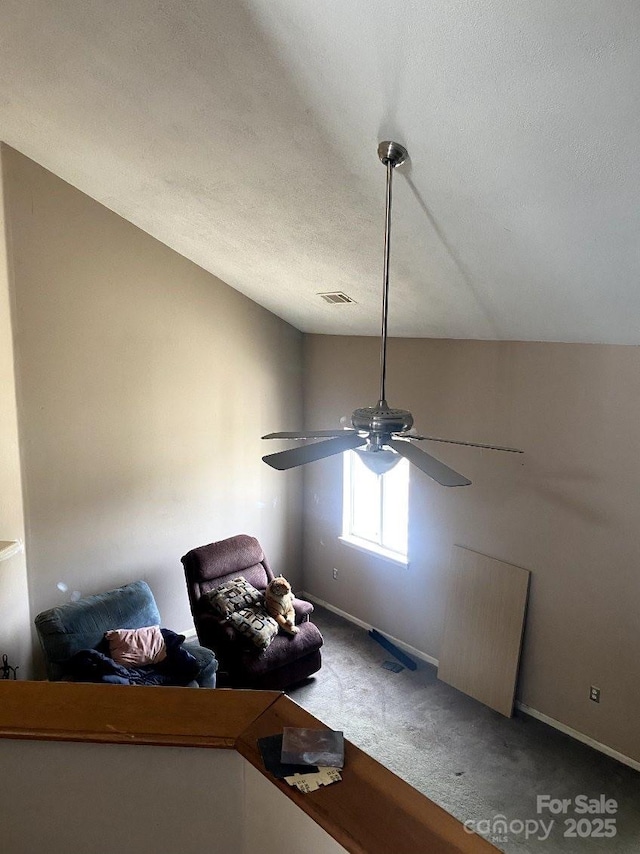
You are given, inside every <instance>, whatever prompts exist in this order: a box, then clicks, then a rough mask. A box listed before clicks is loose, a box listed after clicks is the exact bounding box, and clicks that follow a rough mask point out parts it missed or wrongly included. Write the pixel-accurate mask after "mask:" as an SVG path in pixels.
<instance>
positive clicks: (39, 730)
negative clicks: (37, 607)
mask: <svg viewBox="0 0 640 854" xmlns="http://www.w3.org/2000/svg"><path fill="white" fill-rule="evenodd" d="M284 726H296V727H319V726H322V724H321V722H320V721H318V719H317V718H314V717H313V715H311V714H309V712H307V711H305V710H304V709H302V708H301V707H300V706H298V705H297V704H296V703H294V702H293V701H292V700H290V699H289V698H288V697H286V696H285V695H284V694H280V693H279V692H277V691H239V690H221V689H215V690H206V689H201V690H195V689H192V688H188V689H185V688H132V687H130V686H121V685H94V684H80V683H70V682H26V681H24V682H13V681H5V682H0V738H23V739H45V740H54V741H80V742H103V743H112V744H156V745H165V746H166V745H170V746H176V747H206V748H227V749H229V748H231V749H233V748H235V749H236V750H237V751H238V752H239V753H240V754H241V755H242V756H243V757H244V758H245V759H246V760H247V761H248V762H250V763H251V764H252V765H253V766H254V767H255V768H257V769H258V770H259V771H260V772H261V773H262V774H264V775H265V777H267V778H268V779H269V780H270V781H271V782H272V783H273V784H274V785H276V786H277V787H278V788H279V789H280V790H281V791H282V792H283V793H284V794H285V795H286V796H287V797H288V798H290V799H291V800H292V801H294V802H295V803H296V804H297V806H298V807H300V809H302V810H303V811H304V812H305V813H307V814H308V815H309V816H310V817H311V818H312V819H313V820H314V821H315V822H317V823H318V824H319V825H320V826H321V827H323V828H324V829H325V830H326V831H327V832H328V833H329V834H330V835H331V836H332V837H333V838H334V839H335V840H336V841H337V842H339V843H340V844H341V845H342V846H344V848H346V849H347V851H351V852H357V854H389V852H394V854H404V852H406V854H422V852H425V854H426V852H428V854H456V852H461V854H489V852H494V854H495V852H496V851H497V849H496V848H494V846H493V845H491V844H490V843H489V842H487V841H486V840H484V839H482V838H481V837H479V836H474V835H470V834H468V833H466V832H465V830H464V828H463V826H462V824H461V823H460V822H459V821H458V820H457V819H455V818H454V817H453V816H452V815H450V814H449V813H447V812H445V810H443V809H442V808H441V807H439V806H438V805H437V804H435V803H434V802H433V801H431V800H429V798H427V797H425V796H424V795H422V794H420V792H418V791H417V790H416V789H414V788H412V787H411V786H409V785H408V784H407V783H405V782H404V781H403V780H401V779H400V778H399V777H397V776H396V775H395V774H393V773H392V772H391V771H389V770H388V769H387V768H385V767H384V766H382V765H381V764H380V763H379V762H377V761H376V760H375V759H372V758H371V757H370V756H368V755H367V754H366V753H365V752H364V751H362V750H360V749H359V748H358V747H356V746H355V745H354V744H351V743H350V742H348V741H345V767H344V769H343V773H342V777H343V779H342V782H341V783H338V784H335V785H332V786H327V787H323V788H321V789H318V790H317V791H315V792H310V793H308V794H302V793H301V792H299V791H298V790H297V789H293V788H292V787H290V786H288V785H287V784H286V783H284V782H282V781H279V780H275V779H274V778H273V777H272V776H271V775H270V774H268V773H267V772H266V771H265V769H264V766H263V763H262V759H261V757H260V752H259V750H258V746H257V739H258V738H261V737H262V736H265V735H273V734H274V733H278V732H282V728H283V727H284Z"/></svg>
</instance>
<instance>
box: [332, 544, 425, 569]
mask: <svg viewBox="0 0 640 854" xmlns="http://www.w3.org/2000/svg"><path fill="white" fill-rule="evenodd" d="M338 539H339V540H340V542H341V543H344V544H345V545H346V546H349V547H350V548H352V549H357V551H359V552H365V554H369V555H374V557H379V558H382V560H386V561H389V563H395V564H396V566H403V567H405V568H407V567H408V566H409V560H408V558H406V557H403V556H402V555H400V554H398V553H397V552H392V551H389V549H384V548H382V546H378V545H376V544H375V543H370V542H369V541H368V540H361V539H360V538H359V537H348V536H342V537H338Z"/></svg>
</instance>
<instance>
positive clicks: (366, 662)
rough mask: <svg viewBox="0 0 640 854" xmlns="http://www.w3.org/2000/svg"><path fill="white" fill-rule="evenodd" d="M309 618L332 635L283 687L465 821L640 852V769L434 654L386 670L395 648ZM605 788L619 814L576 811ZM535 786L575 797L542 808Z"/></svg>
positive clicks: (540, 838)
mask: <svg viewBox="0 0 640 854" xmlns="http://www.w3.org/2000/svg"><path fill="white" fill-rule="evenodd" d="M313 619H314V622H315V623H316V625H317V626H318V628H319V629H320V631H321V632H322V634H323V635H324V639H325V645H324V647H323V666H322V670H320V671H319V673H318V674H316V676H315V677H314V678H312V679H311V680H308V681H307V683H305V684H303V685H301V686H298V687H296V688H293V689H291V690H290V691H288V692H287V693H288V694H289V695H290V696H291V698H292V699H293V700H295V701H296V702H297V703H299V704H300V705H301V706H303V707H304V708H305V709H308V710H309V711H310V712H311V713H312V714H313V715H315V716H316V717H318V718H319V719H320V720H322V721H324V722H325V723H326V724H327V725H328V726H329V727H330V728H332V729H338V730H343V731H344V734H345V737H346V738H348V739H349V740H350V741H352V742H354V743H355V744H356V745H358V747H361V748H362V749H363V750H365V751H366V752H367V753H369V754H370V755H371V756H373V757H375V758H376V759H377V760H378V761H379V762H381V763H382V764H383V765H385V766H386V767H387V768H390V769H391V770H392V771H394V772H395V773H396V774H398V775H399V776H400V777H402V778H403V779H404V780H406V781H407V782H408V783H410V784H411V785H412V786H414V787H415V788H416V789H418V790H419V791H420V792H422V793H423V794H425V795H427V796H428V797H429V798H431V799H432V800H434V801H435V802H436V803H438V804H440V806H442V807H443V808H444V809H446V810H447V811H448V812H450V813H452V814H453V815H455V816H456V817H457V818H458V819H460V820H461V821H463V822H465V821H474V822H482V821H484V822H488V824H486V825H484V826H483V825H480V829H481V830H483V831H485V834H484V835H486V836H487V837H488V838H489V839H492V841H493V843H494V844H495V845H496V847H497V848H499V849H500V850H502V851H505V852H508V854H523V852H534V854H540V852H556V851H557V852H562V854H565V852H566V854H590V852H607V854H640V773H638V772H637V771H634V770H633V769H631V768H629V767H627V766H625V765H622V764H620V763H619V762H617V761H615V760H614V759H610V758H609V757H607V756H604V755H603V754H601V753H599V752H597V751H595V750H593V749H591V748H590V747H587V746H586V745H583V744H581V743H580V742H577V741H575V739H572V738H570V737H569V736H566V735H563V734H562V733H560V732H558V731H557V730H555V729H553V728H551V727H549V726H547V725H546V724H543V723H541V722H540V721H537V720H535V719H534V718H531V717H529V716H528V715H524V714H518V715H517V716H516V717H514V718H511V719H508V718H505V717H503V716H502V715H500V714H498V713H497V712H494V711H493V710H491V709H488V708H486V707H485V706H483V705H482V704H481V703H478V702H477V701H475V700H473V699H471V698H470V697H467V696H466V695H465V694H462V693H460V692H459V691H457V690H456V689H455V688H452V687H451V686H449V685H446V684H445V683H444V682H440V681H439V680H438V679H437V677H436V669H435V667H432V666H431V665H429V664H426V663H424V662H421V661H418V662H417V664H418V669H417V670H415V671H411V670H407V669H404V670H402V671H401V672H399V673H394V672H392V671H390V670H387V669H385V668H384V667H383V664H384V662H386V661H389V660H393V656H391V655H390V654H389V653H388V652H387V651H386V650H384V649H383V648H382V647H381V646H380V645H379V644H377V643H376V642H375V641H373V640H372V639H371V638H370V637H369V635H368V633H367V632H366V631H365V630H364V629H362V628H360V627H358V626H356V625H354V624H353V623H350V622H348V621H347V620H344V619H343V618H341V617H338V616H336V615H335V614H333V613H331V612H329V611H327V610H326V609H324V608H320V607H317V606H316V611H315V613H314V617H313ZM630 726H638V721H637V720H633V721H632V722H630ZM603 794H604V795H605V796H606V798H607V799H614V800H615V801H616V804H617V812H616V813H615V814H611V815H606V814H600V815H599V814H597V813H594V814H585V815H582V814H580V813H578V812H576V809H575V799H576V797H577V796H580V795H586V796H587V797H588V798H590V799H591V798H599V797H600V796H601V795H603ZM538 795H549V796H551V797H553V798H560V799H563V798H565V799H566V798H569V799H571V804H570V806H568V808H567V811H566V812H565V813H558V814H555V815H553V814H551V813H550V812H548V811H546V810H545V811H543V812H541V813H538V812H537V796H538ZM499 815H501V816H502V817H503V818H504V819H505V820H506V823H507V826H506V828H505V826H504V825H503V824H500V822H499V819H496V817H497V816H499ZM605 818H609V819H614V823H613V825H612V827H613V828H614V829H615V833H616V835H615V836H612V837H602V836H598V835H597V834H598V832H600V833H607V834H608V833H611V828H608V827H607V825H606V824H604V822H602V823H601V821H596V819H600V820H603V819H605ZM540 820H542V821H543V822H544V826H543V825H541V824H540ZM550 820H553V826H552V827H551V828H550V829H549V821H550ZM527 822H529V823H528V824H526V823H527ZM533 822H535V823H536V824H535V825H534V824H533ZM567 822H568V823H567ZM609 824H610V825H611V822H609ZM521 825H522V826H521ZM572 832H575V834H576V835H575V837H573V836H571V835H566V834H571V833H572ZM580 834H585V836H584V837H581V836H580ZM594 834H596V835H594ZM527 837H528V838H527ZM545 837H546V838H545ZM389 854H393V852H389ZM416 854H422V852H416ZM425 854H426V852H425Z"/></svg>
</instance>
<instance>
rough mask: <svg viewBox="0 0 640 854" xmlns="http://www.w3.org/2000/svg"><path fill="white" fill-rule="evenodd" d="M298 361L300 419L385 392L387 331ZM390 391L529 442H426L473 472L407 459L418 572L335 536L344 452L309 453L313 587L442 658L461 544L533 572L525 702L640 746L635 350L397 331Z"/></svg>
mask: <svg viewBox="0 0 640 854" xmlns="http://www.w3.org/2000/svg"><path fill="white" fill-rule="evenodd" d="M305 359H306V362H305V371H306V374H305V376H306V380H307V383H306V394H307V400H306V404H305V406H306V415H305V425H306V426H307V427H309V428H311V427H315V428H322V427H332V426H337V425H338V423H339V418H340V417H341V416H343V415H345V414H350V413H351V411H352V410H353V409H354V408H355V407H357V406H368V405H373V404H374V403H375V402H376V399H377V382H378V378H377V359H378V342H377V340H376V339H373V338H346V337H337V336H319V335H312V336H307V337H306V338H305ZM387 388H388V395H387V396H388V399H389V403H390V405H392V406H399V407H403V408H406V409H409V410H411V411H412V412H413V414H414V417H415V421H416V426H417V428H418V430H419V431H420V432H423V433H426V434H431V435H435V436H445V437H451V438H458V439H467V440H471V441H474V440H475V441H479V442H496V443H501V444H506V445H512V446H516V447H520V448H522V449H524V451H525V455H524V456H519V455H510V454H499V453H495V452H491V451H480V450H477V449H468V448H455V447H451V446H443V445H436V444H432V445H430V446H429V448H428V450H429V451H430V452H432V453H433V454H434V455H435V456H437V457H438V458H440V459H442V460H443V462H445V463H448V464H449V465H451V466H452V467H453V468H455V469H457V470H458V471H460V472H462V473H463V474H465V475H467V476H468V477H469V478H471V480H472V481H473V485H472V486H470V487H466V488H457V489H445V488H443V487H440V486H438V485H436V484H435V483H433V482H432V481H431V480H429V479H428V478H427V477H426V476H425V475H423V474H422V473H421V472H417V471H415V470H414V471H412V475H411V486H410V562H411V565H410V567H409V569H407V570H404V569H401V568H397V567H396V566H394V565H392V564H390V563H387V562H385V561H382V560H378V559H375V558H372V557H369V556H367V555H364V554H362V553H360V552H357V551H355V550H353V549H350V548H349V547H348V546H346V545H343V544H340V543H339V542H338V539H337V537H338V534H339V533H340V526H341V492H340V481H341V459H340V457H336V458H333V459H329V460H327V461H323V462H319V463H314V464H312V465H310V466H308V467H307V469H306V472H305V523H304V540H305V581H304V585H305V589H306V590H307V591H308V592H309V593H312V594H315V595H316V596H318V597H320V598H321V599H324V600H325V601H328V602H330V603H331V604H333V605H335V606H336V607H339V608H341V609H343V610H344V611H346V612H348V613H350V614H352V615H354V616H356V617H359V618H360V619H361V620H363V621H365V622H368V623H370V624H372V625H374V626H376V627H377V628H379V629H380V630H382V631H384V632H387V633H389V634H391V635H393V636H395V637H397V638H399V639H401V640H403V641H405V642H406V643H409V644H411V645H412V646H414V647H416V648H417V649H419V650H422V651H423V652H426V653H428V654H430V655H432V656H435V657H436V658H437V657H438V654H439V645H440V638H441V635H442V628H443V625H442V621H443V615H444V609H445V602H446V596H447V576H448V567H449V563H450V556H451V548H452V546H453V545H454V544H458V545H462V546H466V547H468V548H470V549H473V550H475V551H478V552H481V553H483V554H486V555H489V556H491V557H495V558H498V559H500V560H504V561H507V562H509V563H513V564H516V565H519V566H522V567H524V568H526V569H529V570H531V572H532V582H531V597H530V606H529V616H528V623H527V629H526V636H525V645H524V655H523V666H522V672H521V684H520V688H519V692H518V694H519V699H520V700H521V701H522V702H524V703H526V704H527V705H529V706H532V707H533V708H535V709H537V710H538V711H540V712H543V713H544V714H546V715H549V716H550V717H552V718H555V719H556V720H558V721H561V722H562V723H564V724H566V725H568V726H570V727H573V728H574V729H576V730H578V731H580V732H582V733H584V734H586V735H588V736H590V737H592V738H594V739H596V740H597V741H600V742H602V743H604V744H606V745H608V746H610V747H611V748H613V749H615V750H617V751H620V752H622V753H623V754H625V755H627V756H629V757H632V758H633V759H635V760H640V722H639V721H640V717H639V714H638V713H639V711H640V681H639V680H638V678H637V674H638V661H639V660H640V632H639V631H638V618H639V615H640V580H639V579H640V570H639V567H640V533H639V531H640V525H639V520H640V348H638V347H621V346H620V347H613V346H597V345H563V344H536V343H509V342H474V341H445V340H407V339H404V340H400V339H393V340H391V341H390V347H389V372H388V385H387ZM425 444H426V443H425ZM333 567H337V568H339V570H340V571H339V575H338V580H336V581H334V580H333V579H332V574H331V571H332V568H333ZM592 684H593V685H597V686H598V687H600V688H601V690H602V699H601V703H600V705H597V704H595V703H593V702H591V701H590V700H589V698H588V695H589V686H590V685H592Z"/></svg>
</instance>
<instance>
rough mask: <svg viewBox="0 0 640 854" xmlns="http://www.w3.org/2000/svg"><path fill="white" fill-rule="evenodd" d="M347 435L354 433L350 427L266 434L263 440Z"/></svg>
mask: <svg viewBox="0 0 640 854" xmlns="http://www.w3.org/2000/svg"><path fill="white" fill-rule="evenodd" d="M345 433H346V434H349V433H355V430H353V429H352V428H351V427H349V428H348V429H347V430H344V429H342V428H339V429H337V430H300V432H299V433H267V435H266V436H263V437H262V438H263V439H322V438H329V437H338V436H344V435H345Z"/></svg>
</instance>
